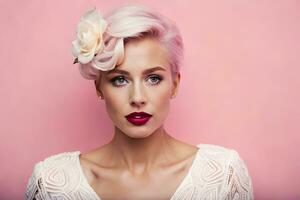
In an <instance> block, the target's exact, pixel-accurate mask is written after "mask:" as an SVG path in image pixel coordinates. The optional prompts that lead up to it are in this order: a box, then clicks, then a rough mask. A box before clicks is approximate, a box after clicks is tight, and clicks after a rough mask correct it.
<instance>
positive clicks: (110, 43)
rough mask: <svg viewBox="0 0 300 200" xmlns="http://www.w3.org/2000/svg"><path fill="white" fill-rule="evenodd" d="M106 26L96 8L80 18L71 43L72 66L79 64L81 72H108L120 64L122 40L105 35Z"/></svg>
mask: <svg viewBox="0 0 300 200" xmlns="http://www.w3.org/2000/svg"><path fill="white" fill-rule="evenodd" d="M107 26H108V25H107V22H106V20H105V19H104V18H103V17H102V16H101V14H100V12H99V11H98V10H96V8H94V9H93V10H90V11H87V12H86V13H85V14H84V15H83V16H82V17H81V18H80V21H79V24H78V26H77V38H76V40H74V41H73V42H72V54H73V55H74V56H75V60H74V62H73V64H75V63H80V64H81V66H80V70H81V71H84V70H86V71H94V70H95V69H96V70H102V71H108V70H112V69H113V68H115V66H116V65H117V64H120V63H121V62H122V60H123V58H124V43H123V38H114V37H111V36H110V35H109V34H108V33H107ZM91 68H93V69H91Z"/></svg>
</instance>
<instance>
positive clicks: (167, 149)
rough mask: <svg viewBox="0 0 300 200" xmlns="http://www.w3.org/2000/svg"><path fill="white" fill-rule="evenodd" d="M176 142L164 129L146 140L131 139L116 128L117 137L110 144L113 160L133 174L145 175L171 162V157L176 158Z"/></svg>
mask: <svg viewBox="0 0 300 200" xmlns="http://www.w3.org/2000/svg"><path fill="white" fill-rule="evenodd" d="M174 140H175V139H174V138H172V137H171V136H170V135H169V134H167V132H166V131H165V129H164V128H163V127H160V128H158V129H157V130H156V131H155V132H153V133H152V134H151V135H150V136H147V137H145V138H131V137H128V136H127V135H126V134H124V133H122V132H121V130H120V129H118V128H115V135H114V137H113V139H112V141H111V142H110V143H109V146H110V148H109V149H110V151H111V155H112V158H111V159H113V160H114V161H115V162H116V163H117V165H118V166H119V167H121V168H123V169H125V170H128V171H129V172H130V173H132V174H143V173H146V172H148V171H151V170H153V169H155V168H158V167H159V166H162V165H163V164H164V163H168V161H169V162H170V160H171V159H172V158H170V156H172V157H173V158H174V156H176V155H172V153H171V152H173V153H175V151H174V149H173V148H174V146H172V141H174ZM114 161H113V162H114Z"/></svg>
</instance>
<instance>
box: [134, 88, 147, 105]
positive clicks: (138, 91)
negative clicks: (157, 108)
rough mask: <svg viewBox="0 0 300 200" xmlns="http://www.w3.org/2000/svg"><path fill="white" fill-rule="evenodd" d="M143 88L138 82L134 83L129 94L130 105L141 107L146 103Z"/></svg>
mask: <svg viewBox="0 0 300 200" xmlns="http://www.w3.org/2000/svg"><path fill="white" fill-rule="evenodd" d="M144 92H145V91H144V88H143V86H142V84H140V83H134V84H133V87H132V89H131V94H130V105H132V106H137V107H141V106H143V105H145V104H146V97H145V95H144Z"/></svg>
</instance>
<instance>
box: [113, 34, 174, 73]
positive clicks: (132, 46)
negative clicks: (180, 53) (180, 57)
mask: <svg viewBox="0 0 300 200" xmlns="http://www.w3.org/2000/svg"><path fill="white" fill-rule="evenodd" d="M158 66H160V67H162V68H164V69H165V70H166V71H170V69H169V64H168V51H167V49H166V48H165V46H163V45H162V44H161V42H159V41H158V40H157V39H155V38H151V37H144V38H139V39H133V40H129V41H128V42H127V43H126V44H125V52H124V60H123V62H122V63H121V64H120V65H119V66H117V67H116V68H115V69H121V70H126V71H128V72H129V73H134V72H136V73H139V72H142V71H144V70H147V69H149V68H153V67H158ZM112 71H114V70H112Z"/></svg>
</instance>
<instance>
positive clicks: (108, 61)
mask: <svg viewBox="0 0 300 200" xmlns="http://www.w3.org/2000/svg"><path fill="white" fill-rule="evenodd" d="M104 18H105V20H106V21H107V25H108V26H107V30H106V32H105V35H104V41H105V44H106V46H107V48H108V49H109V50H110V53H111V52H114V53H113V54H114V55H111V54H110V55H97V56H98V60H97V61H96V62H97V65H98V66H99V65H102V66H105V67H109V68H113V67H115V66H116V65H117V64H120V61H122V57H123V56H124V43H126V42H128V41H130V40H131V39H134V38H140V37H144V36H146V35H147V36H151V37H154V38H156V39H158V40H159V41H160V42H161V43H162V44H163V45H165V47H166V49H168V51H169V64H170V67H171V70H172V75H175V74H176V73H179V71H180V65H181V61H182V57H183V42H182V37H181V34H180V32H179V30H178V28H177V26H176V25H175V23H174V22H172V21H171V20H169V19H168V18H166V17H164V16H162V15H161V14H159V13H157V12H156V11H154V10H152V9H150V8H148V7H145V6H141V5H130V6H124V7H121V8H118V9H117V10H115V11H113V12H111V13H110V14H108V15H106V16H105V17H104ZM112 65H114V66H112ZM80 72H81V74H82V75H83V77H84V78H87V79H93V80H97V79H98V77H99V75H100V72H101V71H100V70H99V69H97V66H95V65H91V64H84V65H83V64H80Z"/></svg>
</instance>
